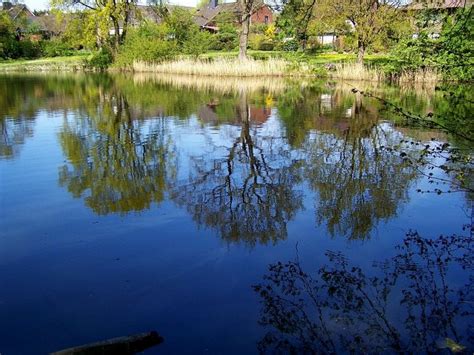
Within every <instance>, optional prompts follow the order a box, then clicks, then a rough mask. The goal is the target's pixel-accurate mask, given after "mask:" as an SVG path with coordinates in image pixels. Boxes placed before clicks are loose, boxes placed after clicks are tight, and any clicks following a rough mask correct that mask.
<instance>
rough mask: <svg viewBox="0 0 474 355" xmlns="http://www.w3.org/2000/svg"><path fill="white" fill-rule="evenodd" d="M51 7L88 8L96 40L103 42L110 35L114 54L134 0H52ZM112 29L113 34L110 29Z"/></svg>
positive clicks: (132, 8)
mask: <svg viewBox="0 0 474 355" xmlns="http://www.w3.org/2000/svg"><path fill="white" fill-rule="evenodd" d="M51 4H52V6H53V8H58V9H71V10H74V9H77V8H79V9H87V10H90V19H91V22H93V23H94V24H95V28H96V31H95V33H96V36H97V42H98V43H100V45H103V44H104V41H103V39H105V40H108V39H109V38H110V37H112V40H113V46H112V47H113V51H114V54H117V53H118V50H119V46H120V44H121V43H123V42H124V40H125V38H126V36H127V31H128V27H129V24H130V20H131V16H132V13H133V11H134V10H135V9H136V3H135V1H134V0H52V2H51ZM111 29H113V35H112V36H111V35H110V30H111Z"/></svg>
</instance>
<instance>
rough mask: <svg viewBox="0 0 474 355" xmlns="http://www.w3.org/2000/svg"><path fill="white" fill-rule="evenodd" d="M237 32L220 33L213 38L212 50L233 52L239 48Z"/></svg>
mask: <svg viewBox="0 0 474 355" xmlns="http://www.w3.org/2000/svg"><path fill="white" fill-rule="evenodd" d="M237 45H238V37H237V32H223V31H221V32H218V33H216V34H215V35H213V36H212V39H211V44H210V49H213V50H218V51H220V50H225V51H231V50H233V49H235V48H237Z"/></svg>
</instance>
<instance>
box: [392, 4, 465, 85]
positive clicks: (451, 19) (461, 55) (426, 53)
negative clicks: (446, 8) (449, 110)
mask: <svg viewBox="0 0 474 355" xmlns="http://www.w3.org/2000/svg"><path fill="white" fill-rule="evenodd" d="M472 13H473V8H472V7H468V8H465V9H459V10H458V11H456V12H455V13H454V14H450V13H448V12H439V11H436V12H433V11H429V10H426V11H422V12H421V13H419V14H417V15H416V17H415V20H416V21H415V28H416V30H417V33H416V36H415V38H407V39H404V40H403V41H400V43H399V44H398V45H397V46H396V47H395V48H394V50H393V55H394V56H395V57H396V58H397V59H398V60H399V61H398V63H397V64H398V65H397V67H396V68H394V69H395V71H396V72H400V71H403V70H405V71H415V70H417V69H419V68H422V69H424V68H431V69H433V70H436V71H438V72H440V73H441V74H443V75H444V76H445V78H447V79H459V80H465V81H471V80H473V78H474V69H473V68H474V60H473V58H474V20H473V16H472ZM440 28H441V31H440Z"/></svg>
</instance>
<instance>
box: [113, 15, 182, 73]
mask: <svg viewBox="0 0 474 355" xmlns="http://www.w3.org/2000/svg"><path fill="white" fill-rule="evenodd" d="M172 37H173V36H171V35H170V32H169V28H168V26H167V25H165V24H161V25H156V24H151V23H145V24H143V25H142V26H140V27H139V28H137V29H132V30H131V31H130V32H129V33H128V35H127V38H126V40H125V43H124V44H123V45H122V47H121V48H120V52H119V53H118V56H117V60H116V64H117V65H118V66H119V67H128V66H131V65H132V64H133V62H134V61H144V62H160V61H163V60H169V59H172V58H174V57H175V56H176V54H177V51H178V45H177V42H176V40H174V39H173V38H172Z"/></svg>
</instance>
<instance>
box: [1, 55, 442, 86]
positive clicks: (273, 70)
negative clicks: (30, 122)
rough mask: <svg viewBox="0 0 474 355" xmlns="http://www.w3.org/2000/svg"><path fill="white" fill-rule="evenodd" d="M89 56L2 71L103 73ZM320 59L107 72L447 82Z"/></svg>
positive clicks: (184, 63)
mask: <svg viewBox="0 0 474 355" xmlns="http://www.w3.org/2000/svg"><path fill="white" fill-rule="evenodd" d="M87 58H88V56H87V55H78V56H71V57H53V58H40V59H33V60H15V61H6V62H0V73H2V74H6V73H21V72H30V73H35V72H37V73H41V72H44V73H48V72H51V73H53V72H56V73H61V72H64V73H71V72H83V73H89V72H99V71H100V70H97V69H93V68H90V67H88V65H87V63H86V60H87ZM316 58H317V59H318V60H319V61H320V63H318V64H315V63H308V62H306V61H304V60H302V61H298V60H293V61H290V60H288V59H283V58H268V59H266V60H260V59H249V60H248V61H245V62H240V61H238V59H236V58H233V57H231V56H222V57H216V58H209V57H203V58H196V59H190V58H181V59H176V60H171V61H166V62H162V63H145V62H135V63H133V65H132V66H131V67H128V68H118V67H114V66H111V67H109V68H108V69H106V70H105V72H111V73H121V72H124V73H143V74H146V73H150V74H166V75H186V76H189V77H196V78H198V77H207V78H212V77H214V78H257V77H258V78H281V79H292V78H293V79H299V78H300V79H331V80H357V81H367V82H386V83H390V82H391V83H417V84H433V83H439V82H443V79H442V78H441V76H440V75H438V74H437V73H436V72H433V71H426V70H419V71H418V72H414V73H401V74H400V75H399V76H398V77H397V78H395V80H394V78H393V77H390V76H389V75H387V74H386V73H384V72H383V70H382V69H380V68H377V67H376V66H374V65H371V64H364V65H361V64H357V63H354V62H349V61H348V62H342V61H339V62H326V63H325V62H324V59H328V58H327V57H326V58H325V57H322V58H318V57H316Z"/></svg>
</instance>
